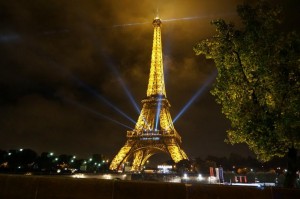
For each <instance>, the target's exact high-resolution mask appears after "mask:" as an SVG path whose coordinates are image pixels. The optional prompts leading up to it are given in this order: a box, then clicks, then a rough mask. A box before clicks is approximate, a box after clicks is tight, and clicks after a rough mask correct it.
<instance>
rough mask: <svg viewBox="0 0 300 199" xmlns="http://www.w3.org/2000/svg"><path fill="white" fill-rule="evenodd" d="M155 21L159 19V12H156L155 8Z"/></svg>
mask: <svg viewBox="0 0 300 199" xmlns="http://www.w3.org/2000/svg"><path fill="white" fill-rule="evenodd" d="M155 19H159V12H158V8H156V13H155Z"/></svg>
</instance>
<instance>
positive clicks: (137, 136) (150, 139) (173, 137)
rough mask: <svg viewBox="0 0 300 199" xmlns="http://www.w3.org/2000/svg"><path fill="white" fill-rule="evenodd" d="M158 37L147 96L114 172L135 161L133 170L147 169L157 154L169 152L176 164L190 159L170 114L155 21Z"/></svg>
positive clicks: (113, 165) (156, 22)
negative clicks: (182, 145) (128, 162)
mask: <svg viewBox="0 0 300 199" xmlns="http://www.w3.org/2000/svg"><path fill="white" fill-rule="evenodd" d="M152 24H153V27H154V35H153V46H152V55H151V67H150V75H149V82H148V88H147V97H146V98H145V99H144V100H142V105H143V107H142V110H141V113H140V116H139V118H138V121H137V123H136V125H135V128H134V129H133V130H132V131H127V140H126V143H125V145H124V146H123V147H122V148H121V149H120V151H119V152H118V154H117V155H116V156H115V157H114V159H113V160H112V162H111V164H110V167H109V168H110V170H119V169H120V168H121V166H122V164H124V163H125V162H127V161H130V160H132V167H131V171H140V170H142V169H143V166H144V164H145V163H146V161H147V160H148V159H149V158H150V157H151V156H152V155H154V154H156V153H167V154H169V155H170V156H171V158H172V159H173V160H174V162H175V163H177V162H179V161H180V160H183V159H188V157H187V155H186V154H185V152H184V151H183V150H182V148H181V137H180V135H179V134H178V133H177V131H176V130H175V128H174V125H173V122H172V118H171V115H170V112H169V108H170V107H171V105H170V103H169V101H168V99H167V96H166V89H165V81H164V72H163V71H164V70H163V57H162V42H161V24H162V22H161V20H160V18H159V17H156V18H155V19H154V20H153V23H152Z"/></svg>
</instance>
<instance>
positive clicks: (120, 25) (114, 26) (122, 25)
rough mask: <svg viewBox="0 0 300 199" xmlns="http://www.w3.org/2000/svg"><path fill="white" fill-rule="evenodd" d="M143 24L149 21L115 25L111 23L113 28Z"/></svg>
mask: <svg viewBox="0 0 300 199" xmlns="http://www.w3.org/2000/svg"><path fill="white" fill-rule="evenodd" d="M144 24H150V22H143V23H127V24H117V25H113V26H112V27H113V28H118V27H126V26H137V25H144Z"/></svg>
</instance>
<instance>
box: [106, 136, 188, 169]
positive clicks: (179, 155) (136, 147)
mask: <svg viewBox="0 0 300 199" xmlns="http://www.w3.org/2000/svg"><path fill="white" fill-rule="evenodd" d="M157 153H167V154H169V155H170V156H171V158H172V159H173V161H174V162H175V163H177V162H179V161H181V160H184V159H188V157H187V155H186V154H185V152H184V151H183V150H182V149H181V147H180V145H179V142H178V140H177V138H176V137H175V136H174V135H162V134H161V133H160V132H159V131H156V132H155V133H149V134H147V135H139V136H133V135H132V132H130V131H129V132H128V133H127V141H126V143H125V145H124V146H123V147H122V148H121V150H120V151H119V153H118V154H117V155H116V156H115V158H114V159H113V160H112V163H111V164H110V170H119V169H121V167H122V165H123V164H124V163H126V162H127V161H128V160H129V159H133V161H132V167H131V171H141V170H142V169H143V167H144V165H145V163H146V162H147V160H148V159H149V158H150V157H151V156H152V155H154V154H157Z"/></svg>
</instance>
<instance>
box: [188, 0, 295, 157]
mask: <svg viewBox="0 0 300 199" xmlns="http://www.w3.org/2000/svg"><path fill="white" fill-rule="evenodd" d="M237 12H238V15H239V17H240V19H241V26H239V27H235V26H234V25H233V24H232V23H227V22H225V21H224V20H222V19H220V20H216V21H213V22H212V24H213V25H215V27H216V31H217V33H216V35H215V36H214V37H212V38H210V39H206V40H203V41H201V42H199V43H198V44H197V45H196V46H195V47H194V51H195V52H196V54H197V55H200V54H203V55H205V56H206V58H210V59H213V60H214V62H215V65H216V67H217V70H218V76H217V79H216V83H215V85H214V88H213V90H212V91H211V92H212V94H213V95H214V96H215V97H216V101H217V102H218V103H220V104H221V105H222V112H223V114H225V116H226V117H227V118H228V119H229V120H230V121H231V129H229V130H228V131H227V136H228V139H227V141H229V142H230V143H232V144H235V143H246V144H247V145H248V146H249V148H250V149H251V150H253V151H254V153H255V154H256V155H257V156H258V158H259V159H261V160H263V161H267V160H269V159H271V158H272V157H274V156H279V157H282V156H284V155H286V154H287V151H288V149H290V148H296V149H300V133H299V127H300V121H299V110H300V101H299V93H300V92H299V91H300V87H299V86H300V82H299V75H300V56H299V55H300V39H299V36H298V35H297V33H296V32H293V31H286V30H283V29H282V22H281V20H280V19H281V16H282V13H281V11H280V9H279V8H275V7H271V6H269V4H268V3H267V2H264V1H260V2H259V3H257V4H256V5H254V6H251V5H248V4H243V5H240V6H238V8H237Z"/></svg>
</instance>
